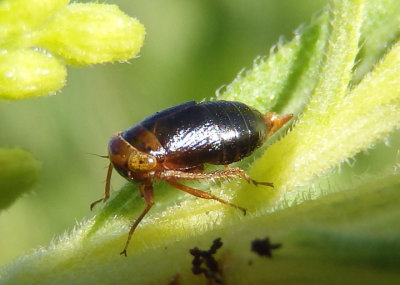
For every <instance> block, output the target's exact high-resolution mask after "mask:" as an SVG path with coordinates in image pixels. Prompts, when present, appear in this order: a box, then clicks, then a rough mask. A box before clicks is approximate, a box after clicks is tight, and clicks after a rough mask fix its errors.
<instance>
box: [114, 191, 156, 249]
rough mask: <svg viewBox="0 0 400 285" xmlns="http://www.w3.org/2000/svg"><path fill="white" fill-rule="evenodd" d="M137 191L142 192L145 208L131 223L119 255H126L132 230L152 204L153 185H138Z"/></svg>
mask: <svg viewBox="0 0 400 285" xmlns="http://www.w3.org/2000/svg"><path fill="white" fill-rule="evenodd" d="M139 191H140V194H142V197H143V199H144V200H145V201H146V204H147V205H146V208H145V209H144V210H143V212H142V213H141V214H140V216H139V217H138V218H137V219H136V221H135V222H134V223H133V225H132V227H131V229H130V231H129V234H128V239H127V240H126V244H125V247H124V250H123V251H121V253H120V254H121V255H122V254H123V255H125V256H127V255H126V251H127V249H128V245H129V242H130V241H131V238H132V235H133V232H134V231H135V229H136V228H137V226H138V225H139V223H140V222H141V220H142V219H143V217H144V216H146V214H147V212H148V211H149V210H150V209H151V207H152V206H153V204H154V192H153V187H152V185H151V184H144V185H141V186H139Z"/></svg>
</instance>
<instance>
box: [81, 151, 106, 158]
mask: <svg viewBox="0 0 400 285" xmlns="http://www.w3.org/2000/svg"><path fill="white" fill-rule="evenodd" d="M86 154H90V155H94V156H98V157H101V158H108V155H100V154H96V153H91V152H87V153H86Z"/></svg>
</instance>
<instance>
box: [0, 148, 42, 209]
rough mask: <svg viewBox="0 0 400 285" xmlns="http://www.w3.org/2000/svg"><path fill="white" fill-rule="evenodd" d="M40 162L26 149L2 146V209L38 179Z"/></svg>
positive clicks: (0, 186)
mask: <svg viewBox="0 0 400 285" xmlns="http://www.w3.org/2000/svg"><path fill="white" fill-rule="evenodd" d="M39 172H40V163H39V162H38V161H37V160H36V159H35V158H34V157H33V155H32V154H31V153H29V152H28V151H26V150H22V149H18V148H0V197H1V199H0V209H5V208H7V207H8V206H10V205H11V204H12V203H13V202H14V201H15V200H16V199H17V198H18V197H19V196H21V195H22V194H23V193H25V192H27V191H28V190H30V189H31V188H32V186H33V185H34V184H35V183H36V181H37V180H38V176H39Z"/></svg>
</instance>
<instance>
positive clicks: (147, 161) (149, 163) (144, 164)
mask: <svg viewBox="0 0 400 285" xmlns="http://www.w3.org/2000/svg"><path fill="white" fill-rule="evenodd" d="M156 164H157V162H156V160H155V158H154V157H152V156H151V155H148V154H145V153H133V154H131V156H130V157H129V161H128V167H129V169H130V170H132V171H149V170H152V169H153V168H154V167H155V166H156Z"/></svg>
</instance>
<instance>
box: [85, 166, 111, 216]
mask: <svg viewBox="0 0 400 285" xmlns="http://www.w3.org/2000/svg"><path fill="white" fill-rule="evenodd" d="M112 170H113V166H112V164H111V163H110V164H109V165H108V170H107V177H106V186H105V190H104V198H101V199H99V200H96V201H94V202H93V203H92V204H90V210H92V209H93V207H94V206H95V205H96V204H98V203H100V202H105V201H107V200H108V198H110V181H111V174H112Z"/></svg>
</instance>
